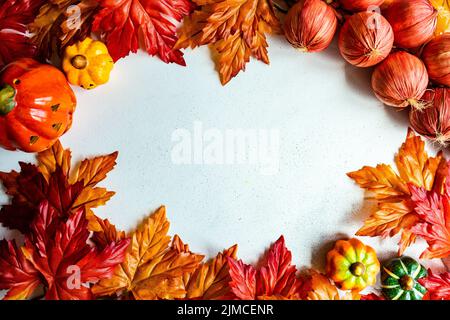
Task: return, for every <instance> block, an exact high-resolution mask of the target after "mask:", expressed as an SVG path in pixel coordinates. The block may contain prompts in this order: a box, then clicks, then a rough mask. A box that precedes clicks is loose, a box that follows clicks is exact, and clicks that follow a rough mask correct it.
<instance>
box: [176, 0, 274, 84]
mask: <svg viewBox="0 0 450 320" xmlns="http://www.w3.org/2000/svg"><path fill="white" fill-rule="evenodd" d="M193 2H194V3H195V4H196V5H197V10H196V11H195V12H194V13H193V14H192V15H191V16H190V17H188V18H186V19H185V21H184V24H183V26H182V28H181V29H180V32H179V37H180V39H179V40H178V42H177V44H176V48H187V47H190V48H195V47H197V46H202V45H212V49H213V50H214V52H215V54H216V55H217V59H216V60H217V65H218V69H219V74H220V80H221V82H222V84H224V85H225V84H226V83H228V82H229V81H230V80H231V79H232V78H233V77H235V76H236V75H237V74H238V73H239V72H240V71H242V70H245V65H246V64H247V62H249V61H250V57H251V56H253V57H255V58H256V59H258V60H260V61H263V62H264V63H266V64H268V63H269V57H268V53H267V47H268V44H267V40H266V34H268V33H272V32H278V31H279V30H280V25H279V21H278V18H277V17H276V16H275V13H274V10H273V5H272V2H271V1H269V0H193Z"/></svg>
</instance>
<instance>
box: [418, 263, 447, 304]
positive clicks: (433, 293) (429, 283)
mask: <svg viewBox="0 0 450 320" xmlns="http://www.w3.org/2000/svg"><path fill="white" fill-rule="evenodd" d="M419 282H420V284H421V285H423V286H424V287H425V288H427V290H428V292H427V295H428V296H429V298H430V300H450V272H444V273H441V274H433V272H432V271H431V270H428V276H427V277H426V278H422V279H419Z"/></svg>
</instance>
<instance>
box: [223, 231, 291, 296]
mask: <svg viewBox="0 0 450 320" xmlns="http://www.w3.org/2000/svg"><path fill="white" fill-rule="evenodd" d="M228 262H229V265H230V276H231V282H230V287H231V290H232V291H233V293H234V294H235V295H236V297H237V298H238V299H241V300H255V299H268V298H273V297H279V298H285V299H295V298H297V297H298V293H297V292H298V289H299V287H300V282H299V280H298V279H297V277H296V275H295V274H296V272H297V269H296V267H295V266H294V265H292V264H291V263H292V254H291V252H290V251H289V250H288V249H287V248H286V246H285V242H284V237H283V236H281V237H280V238H279V239H278V240H277V241H276V242H275V243H274V244H273V245H272V247H271V248H270V250H269V253H268V255H267V263H266V265H265V266H263V267H261V268H260V269H259V270H257V269H255V268H254V267H253V266H251V265H246V264H244V263H243V262H242V261H241V260H239V261H236V260H235V259H233V258H228Z"/></svg>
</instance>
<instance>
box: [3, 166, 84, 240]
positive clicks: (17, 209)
mask: <svg viewBox="0 0 450 320" xmlns="http://www.w3.org/2000/svg"><path fill="white" fill-rule="evenodd" d="M20 168H21V171H20V173H16V172H13V173H12V174H11V173H3V172H0V180H1V181H3V184H4V185H5V188H6V189H7V190H8V194H9V195H10V196H12V197H13V199H12V202H11V204H9V205H4V206H3V207H2V209H1V210H0V223H2V224H3V225H4V226H5V227H8V228H10V229H17V230H19V231H21V232H22V233H25V234H26V233H28V232H29V231H30V226H31V223H32V222H33V220H34V218H35V217H36V215H37V214H38V212H39V210H38V208H39V205H40V204H41V203H42V201H44V200H48V201H49V203H50V204H51V205H52V206H53V208H54V209H55V210H56V211H57V213H58V215H59V216H61V217H67V216H68V215H69V214H70V213H71V212H70V210H71V208H72V205H73V203H74V202H75V200H76V199H77V198H78V196H79V195H80V193H81V191H82V189H83V185H82V183H81V182H78V183H75V184H73V185H70V184H69V182H68V178H67V177H66V175H65V174H64V172H63V170H62V169H61V168H60V167H57V168H56V169H55V172H54V173H53V174H52V175H51V176H50V179H49V182H47V181H46V180H45V178H44V176H43V175H42V173H41V172H40V171H39V170H38V168H37V167H36V166H34V165H31V164H26V163H20Z"/></svg>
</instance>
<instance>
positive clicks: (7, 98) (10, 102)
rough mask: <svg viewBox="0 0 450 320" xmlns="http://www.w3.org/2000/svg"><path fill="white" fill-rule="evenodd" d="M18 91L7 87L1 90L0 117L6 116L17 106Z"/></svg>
mask: <svg viewBox="0 0 450 320" xmlns="http://www.w3.org/2000/svg"><path fill="white" fill-rule="evenodd" d="M15 97H16V90H15V89H14V88H13V87H11V86H10V85H6V86H5V87H4V88H3V89H1V90H0V116H6V115H7V114H8V113H10V112H11V110H12V109H14V107H15V106H16V101H15V99H14V98H15Z"/></svg>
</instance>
